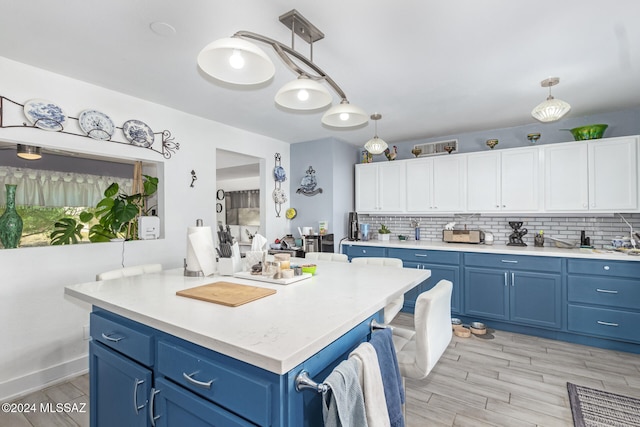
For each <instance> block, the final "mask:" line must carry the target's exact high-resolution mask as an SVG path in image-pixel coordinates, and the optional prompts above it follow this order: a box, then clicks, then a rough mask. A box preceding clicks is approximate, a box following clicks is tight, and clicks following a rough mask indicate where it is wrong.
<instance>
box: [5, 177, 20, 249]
mask: <svg viewBox="0 0 640 427" xmlns="http://www.w3.org/2000/svg"><path fill="white" fill-rule="evenodd" d="M16 187H17V186H16V185H13V184H5V188H6V189H7V208H6V209H5V211H4V213H3V214H2V216H0V241H1V242H2V245H3V246H4V247H5V249H11V248H17V247H18V243H20V237H21V236H22V218H20V215H18V212H17V211H16Z"/></svg>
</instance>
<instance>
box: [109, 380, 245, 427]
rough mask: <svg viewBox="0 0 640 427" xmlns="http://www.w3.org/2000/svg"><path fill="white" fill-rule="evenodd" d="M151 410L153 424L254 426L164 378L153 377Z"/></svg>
mask: <svg viewBox="0 0 640 427" xmlns="http://www.w3.org/2000/svg"><path fill="white" fill-rule="evenodd" d="M150 411H152V412H150V413H149V417H150V418H151V417H153V420H154V421H153V423H154V424H155V426H156V427H179V426H189V427H252V426H256V424H252V423H250V422H248V421H246V420H244V419H242V418H240V417H238V416H237V415H234V414H233V413H231V412H229V411H226V410H224V409H222V408H220V407H219V406H217V405H214V404H212V403H211V402H209V401H206V400H204V399H202V398H200V397H198V396H196V395H194V394H193V393H191V392H189V391H187V390H185V389H183V388H182V387H180V386H177V385H175V384H173V383H171V382H169V381H167V380H166V379H164V378H159V379H157V380H156V384H155V388H154V390H153V391H152V395H151V401H150ZM113 425H116V424H113ZM118 425H126V424H118Z"/></svg>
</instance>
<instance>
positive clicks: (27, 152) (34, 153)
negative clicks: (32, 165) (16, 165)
mask: <svg viewBox="0 0 640 427" xmlns="http://www.w3.org/2000/svg"><path fill="white" fill-rule="evenodd" d="M16 156H18V157H20V158H21V159H25V160H39V159H41V158H42V149H41V148H40V147H36V146H35V145H24V144H18V148H17V149H16Z"/></svg>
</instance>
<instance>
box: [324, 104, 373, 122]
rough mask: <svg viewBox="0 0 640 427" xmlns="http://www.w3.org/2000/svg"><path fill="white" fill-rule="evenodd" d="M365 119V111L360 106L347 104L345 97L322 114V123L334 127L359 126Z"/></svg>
mask: <svg viewBox="0 0 640 427" xmlns="http://www.w3.org/2000/svg"><path fill="white" fill-rule="evenodd" d="M367 120H368V119H367V113H365V112H364V110H362V109H361V108H360V107H356V106H355V105H352V104H349V101H347V100H346V99H345V98H343V99H342V101H341V102H340V104H338V105H334V106H333V107H331V108H329V109H328V110H327V112H326V113H324V115H323V116H322V123H324V124H325V125H327V126H331V127H335V128H346V127H354V126H360V125H363V124H365V123H367Z"/></svg>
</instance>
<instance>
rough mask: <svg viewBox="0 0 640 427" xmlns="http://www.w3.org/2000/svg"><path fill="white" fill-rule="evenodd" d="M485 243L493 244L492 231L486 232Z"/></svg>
mask: <svg viewBox="0 0 640 427" xmlns="http://www.w3.org/2000/svg"><path fill="white" fill-rule="evenodd" d="M484 244H485V245H493V234H492V233H484Z"/></svg>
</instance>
